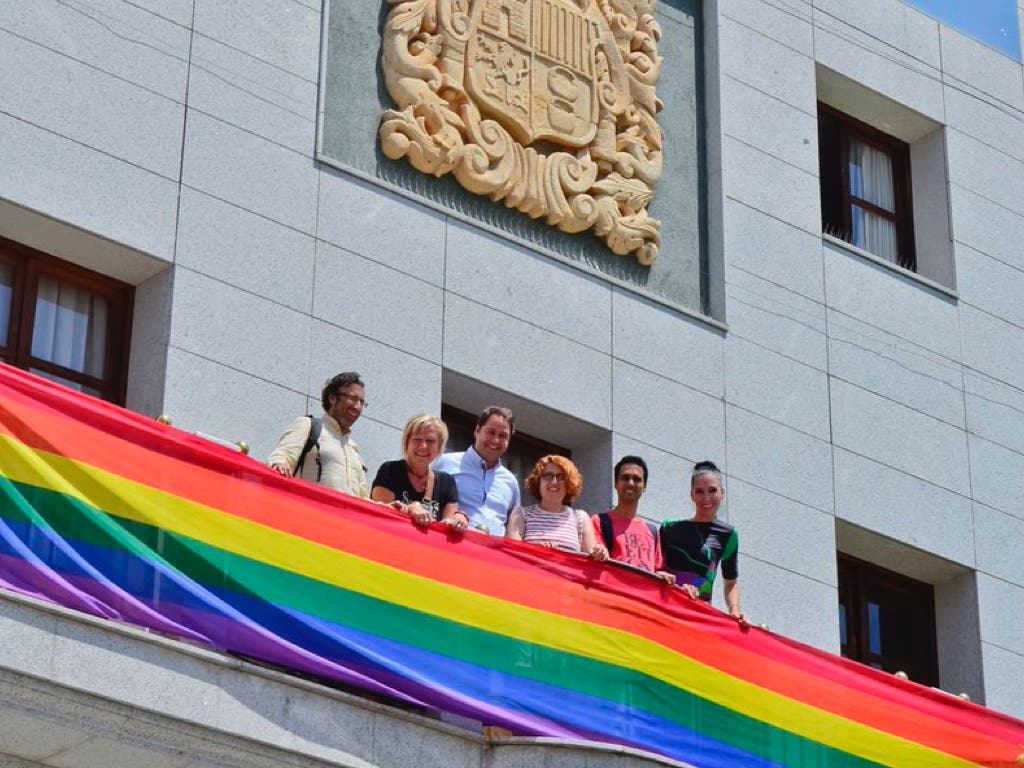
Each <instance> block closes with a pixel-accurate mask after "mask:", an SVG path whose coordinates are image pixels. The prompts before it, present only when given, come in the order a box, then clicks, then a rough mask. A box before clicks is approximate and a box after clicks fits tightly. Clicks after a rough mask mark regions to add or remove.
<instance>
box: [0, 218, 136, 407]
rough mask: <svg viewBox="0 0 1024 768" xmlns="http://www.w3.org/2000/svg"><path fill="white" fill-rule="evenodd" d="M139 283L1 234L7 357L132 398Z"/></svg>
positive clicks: (91, 390)
mask: <svg viewBox="0 0 1024 768" xmlns="http://www.w3.org/2000/svg"><path fill="white" fill-rule="evenodd" d="M132 296H133V289H132V287H131V286H130V285H127V284H126V283H121V282H118V281H117V280H113V279H111V278H109V277H105V276H103V275H101V274H99V273H97V272H93V271H91V270H88V269H84V268H82V267H78V266H75V265H74V264H69V263H67V262H65V261H61V260H60V259H55V258H53V257H52V256H48V255H46V254H44V253H40V252H38V251H34V250H32V249H31V248H26V247H25V246H22V245H19V244H17V243H13V242H11V241H9V240H4V239H3V238H0V359H2V360H3V361H4V362H7V363H10V364H12V365H16V366H18V367H19V368H24V369H26V370H28V371H32V372H33V373H37V374H39V375H40V376H45V377H46V378H48V379H51V380H53V381H58V382H60V383H61V384H65V385H67V386H69V387H72V388H73V389H77V390H79V391H80V392H86V393H88V394H90V395H94V396H95V397H100V398H103V399H104V400H109V401H111V402H114V403H118V404H121V405H123V404H124V393H125V381H126V371H127V363H128V341H129V333H130V322H131V305H132Z"/></svg>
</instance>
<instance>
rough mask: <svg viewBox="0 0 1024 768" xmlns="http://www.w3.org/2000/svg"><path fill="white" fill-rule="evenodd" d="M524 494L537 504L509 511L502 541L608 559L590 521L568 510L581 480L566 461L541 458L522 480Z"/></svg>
mask: <svg viewBox="0 0 1024 768" xmlns="http://www.w3.org/2000/svg"><path fill="white" fill-rule="evenodd" d="M526 490H527V491H529V492H530V495H531V496H533V497H534V498H535V499H537V503H536V504H531V505H529V506H528V507H516V508H515V509H514V510H512V514H510V515H509V518H508V525H507V526H506V528H505V538H508V539H515V540H517V541H528V542H531V543H533V544H540V545H541V546H544V547H552V548H554V549H566V550H569V551H570V552H583V553H585V554H587V555H589V556H590V557H593V558H594V559H595V560H606V559H607V558H608V550H606V549H605V548H604V545H602V544H600V543H599V542H598V541H597V535H596V534H595V533H594V526H593V524H592V523H591V522H590V517H589V516H588V515H587V513H586V512H584V511H583V510H581V509H573V508H572V507H571V506H569V505H570V504H572V502H573V501H575V500H576V497H577V496H579V494H580V491H581V490H583V478H582V477H581V476H580V472H579V470H578V469H576V465H575V464H573V463H572V462H571V461H569V459H567V458H565V456H555V455H551V456H544V457H543V458H541V459H540V461H538V462H537V463H536V465H535V466H534V467H533V471H532V472H530V475H529V477H527V478H526Z"/></svg>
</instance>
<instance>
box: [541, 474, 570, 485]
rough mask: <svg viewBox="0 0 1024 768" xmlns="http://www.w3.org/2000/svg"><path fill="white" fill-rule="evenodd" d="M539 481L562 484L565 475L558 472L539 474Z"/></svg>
mask: <svg viewBox="0 0 1024 768" xmlns="http://www.w3.org/2000/svg"><path fill="white" fill-rule="evenodd" d="M540 479H541V480H544V481H546V482H548V483H564V482H565V475H563V474H562V473H560V472H544V473H542V474H541V476H540Z"/></svg>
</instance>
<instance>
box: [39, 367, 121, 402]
mask: <svg viewBox="0 0 1024 768" xmlns="http://www.w3.org/2000/svg"><path fill="white" fill-rule="evenodd" d="M28 372H29V373H34V374H36V375H37V376H42V377H43V378H44V379H49V380H50V381H55V382H57V383H58V384H63V385H64V386H65V387H70V388H71V389H73V390H75V391H77V392H84V393H85V394H87V395H92V396H93V397H102V396H103V393H102V392H100V391H99V390H98V389H93V388H92V387H87V386H86V385H85V384H82V383H81V382H80V381H72V380H71V379H65V378H63V377H62V376H57V375H56V374H53V373H47V372H46V371H41V370H39V369H38V368H29V369H28Z"/></svg>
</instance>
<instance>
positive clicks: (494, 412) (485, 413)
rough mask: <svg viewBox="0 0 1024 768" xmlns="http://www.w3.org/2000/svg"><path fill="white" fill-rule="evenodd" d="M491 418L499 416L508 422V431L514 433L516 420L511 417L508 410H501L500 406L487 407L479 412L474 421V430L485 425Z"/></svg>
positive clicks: (510, 412)
mask: <svg viewBox="0 0 1024 768" xmlns="http://www.w3.org/2000/svg"><path fill="white" fill-rule="evenodd" d="M491 416H501V418H503V419H504V420H505V421H507V422H508V431H509V432H515V431H516V420H515V417H514V416H513V415H512V411H511V410H510V409H508V408H503V407H502V406H500V405H488V406H487V407H486V408H484V409H483V410H482V411H480V415H479V416H478V417H477V420H476V428H477V429H480V427H482V426H483V425H484V424H486V423H487V421H488V419H490V418H491Z"/></svg>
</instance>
